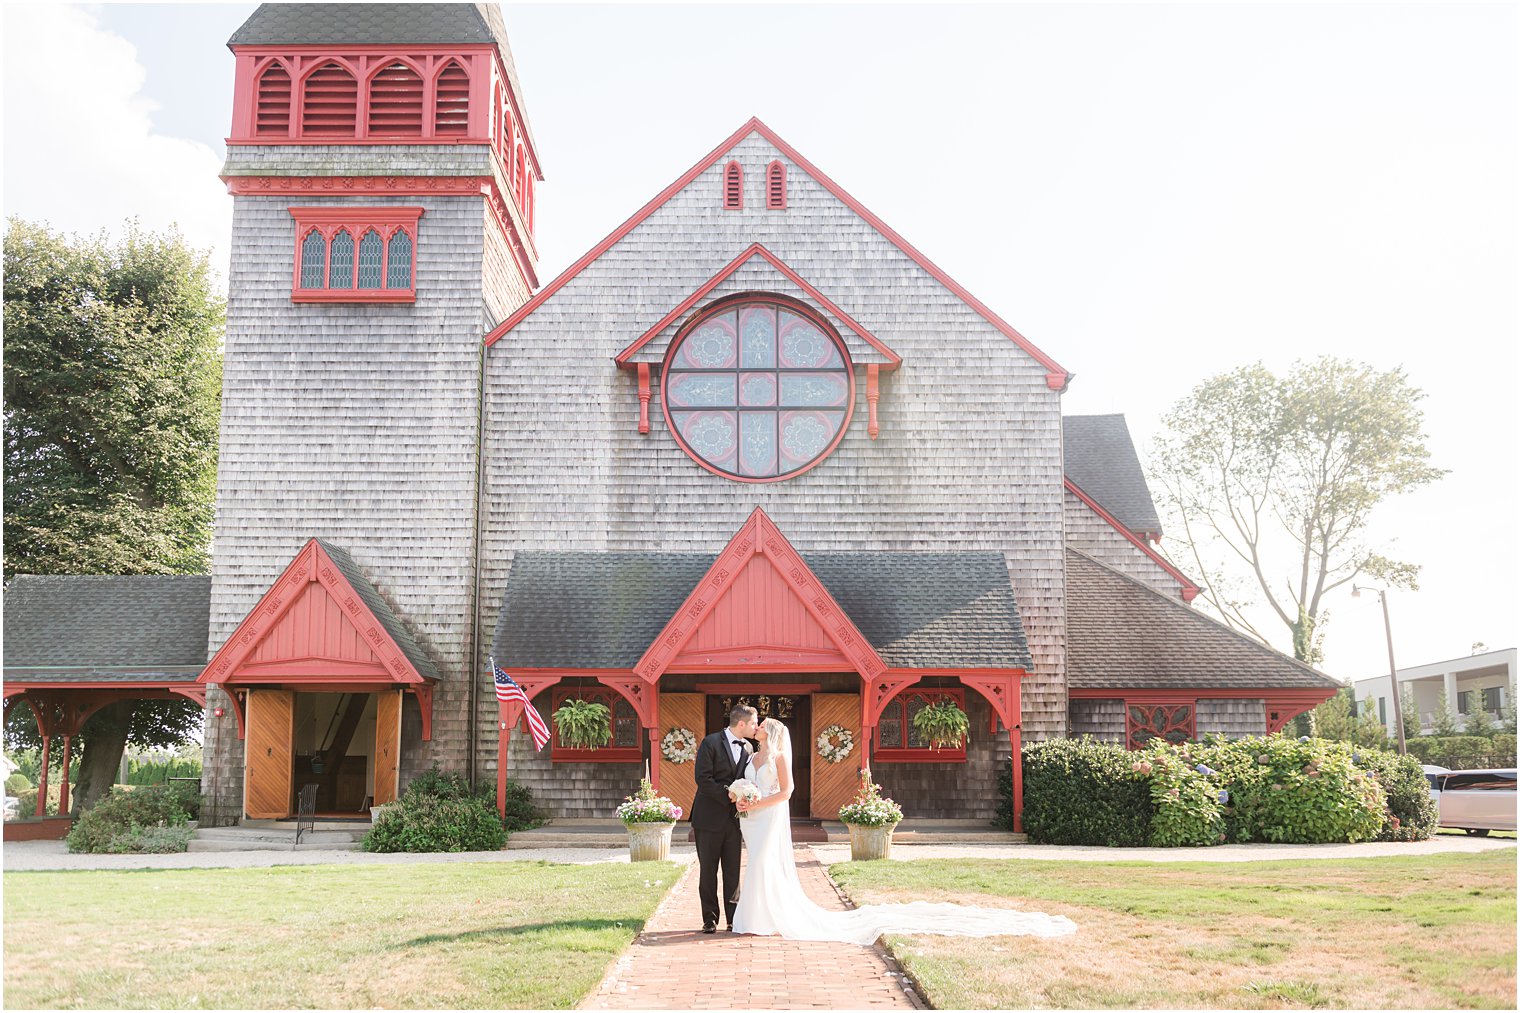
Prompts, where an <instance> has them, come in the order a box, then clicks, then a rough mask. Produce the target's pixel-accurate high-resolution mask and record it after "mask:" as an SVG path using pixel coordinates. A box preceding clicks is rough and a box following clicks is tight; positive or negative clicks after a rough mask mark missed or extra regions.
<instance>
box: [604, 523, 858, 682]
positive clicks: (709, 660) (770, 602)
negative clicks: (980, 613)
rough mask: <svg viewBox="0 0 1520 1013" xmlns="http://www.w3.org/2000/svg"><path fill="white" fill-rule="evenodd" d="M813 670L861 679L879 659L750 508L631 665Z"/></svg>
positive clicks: (641, 671) (643, 669)
mask: <svg viewBox="0 0 1520 1013" xmlns="http://www.w3.org/2000/svg"><path fill="white" fill-rule="evenodd" d="M736 666H743V667H744V668H746V669H749V670H760V671H768V672H785V671H814V672H816V671H818V670H819V669H820V668H824V667H834V668H837V669H843V670H848V671H855V672H859V673H860V674H861V675H862V676H864V677H866V678H871V677H873V676H875V675H877V674H878V673H881V672H884V671H886V668H887V666H886V663H885V662H884V661H882V659H881V656H880V655H879V654H877V653H876V650H875V648H873V647H872V646H871V644H870V642H869V641H867V640H866V638H865V637H864V636H863V635H862V634H861V632H860V630H858V629H856V627H855V624H854V623H853V622H851V621H850V617H849V616H847V615H846V614H845V612H844V610H843V609H842V608H840V607H839V603H838V602H836V601H835V600H834V598H833V596H832V595H830V594H829V592H828V590H827V589H826V588H825V587H824V586H823V584H822V582H820V581H819V580H818V578H817V577H816V576H815V575H814V574H813V571H812V570H810V569H809V568H808V565H807V563H805V562H803V560H802V557H801V556H800V555H798V553H797V550H796V549H794V548H792V546H791V544H790V543H789V542H788V541H787V540H786V538H785V536H783V535H782V534H781V531H780V529H778V528H777V527H776V525H775V523H774V522H773V521H772V520H771V519H770V518H769V517H767V516H766V514H765V511H764V510H761V509H759V508H758V507H757V508H756V509H755V512H754V513H752V514H750V516H749V519H748V520H746V521H745V522H744V526H743V527H741V528H740V529H739V530H738V532H737V533H735V535H734V537H733V539H732V540H730V541H729V543H728V545H727V546H726V547H725V548H724V549H723V551H722V552H721V553H719V555H718V559H717V561H716V562H714V563H713V565H712V566H711V568H709V569H708V571H707V573H706V574H704V575H703V577H702V579H701V580H700V581H698V582H697V586H696V589H695V590H693V591H692V593H691V595H690V596H689V597H688V598H687V599H686V601H685V602H683V603H682V605H681V607H680V608H679V609H677V610H676V613H675V615H673V616H671V618H670V621H669V622H667V623H666V624H665V628H664V629H662V630H661V631H660V635H659V636H657V637H655V638H654V641H653V642H652V643H651V644H650V645H649V649H648V650H646V651H645V652H644V655H643V657H641V658H640V659H639V660H638V663H637V664H636V665H635V666H634V671H635V672H637V673H638V675H639V677H640V678H642V679H643V680H644V681H645V682H648V683H655V682H658V681H659V679H660V676H661V675H663V674H664V673H665V672H667V671H683V672H702V671H732V670H733V669H734V668H735V667H736Z"/></svg>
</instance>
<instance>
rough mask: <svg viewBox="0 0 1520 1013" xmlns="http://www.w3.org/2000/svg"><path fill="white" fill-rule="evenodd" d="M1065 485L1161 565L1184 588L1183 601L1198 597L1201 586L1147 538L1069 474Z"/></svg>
mask: <svg viewBox="0 0 1520 1013" xmlns="http://www.w3.org/2000/svg"><path fill="white" fill-rule="evenodd" d="M1065 485H1066V491H1067V492H1069V493H1071V494H1072V495H1073V496H1075V497H1076V498H1077V499H1079V500H1081V501H1082V503H1083V504H1084V505H1085V506H1086V507H1087V508H1088V509H1089V510H1091V511H1092V512H1093V513H1095V514H1097V515H1098V517H1099V518H1100V519H1102V520H1103V521H1104V523H1106V524H1108V526H1109V527H1111V528H1113V529H1114V530H1115V531H1117V532H1119V534H1120V535H1121V536H1123V538H1124V540H1125V541H1127V542H1129V543H1130V544H1131V545H1133V546H1134V547H1135V548H1136V549H1138V550H1140V553H1141V554H1142V555H1144V556H1148V557H1150V560H1151V562H1153V563H1155V564H1156V565H1157V566H1159V567H1161V569H1163V570H1165V571H1166V572H1167V574H1168V575H1170V576H1171V578H1172V579H1173V580H1175V581H1176V582H1177V586H1178V587H1180V588H1181V589H1182V600H1183V601H1192V600H1193V599H1194V598H1196V597H1198V591H1199V587H1198V585H1197V584H1195V583H1193V582H1192V581H1191V580H1189V579H1188V577H1187V575H1186V574H1184V573H1183V572H1182V571H1181V570H1179V569H1177V568H1176V567H1175V566H1173V565H1172V564H1171V563H1169V562H1167V560H1166V557H1165V556H1163V555H1161V553H1159V552H1157V551H1156V550H1155V549H1154V548H1152V547H1151V546H1150V545H1148V544H1147V543H1146V541H1145V539H1143V538H1141V537H1140V536H1139V535H1137V534H1135V533H1134V532H1133V531H1131V530H1130V529H1129V528H1127V527H1125V526H1124V525H1123V524H1122V523H1120V522H1119V520H1118V518H1116V517H1115V516H1114V515H1113V514H1111V513H1109V512H1108V511H1107V510H1105V509H1103V506H1102V504H1100V503H1099V502H1098V501H1097V500H1096V499H1094V498H1093V497H1091V496H1089V495H1088V494H1087V491H1086V490H1085V489H1083V488H1082V487H1081V486H1079V485H1077V483H1075V482H1073V481H1072V480H1071V476H1069V475H1068V476H1067V477H1066V479H1065Z"/></svg>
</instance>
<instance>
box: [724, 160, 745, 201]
mask: <svg viewBox="0 0 1520 1013" xmlns="http://www.w3.org/2000/svg"><path fill="white" fill-rule="evenodd" d="M743 208H744V167H743V166H742V165H740V164H739V163H738V162H737V161H734V160H730V161H729V163H728V164H727V165H725V166H724V167H723V210H725V211H740V210H743Z"/></svg>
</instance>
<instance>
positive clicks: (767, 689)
mask: <svg viewBox="0 0 1520 1013" xmlns="http://www.w3.org/2000/svg"><path fill="white" fill-rule="evenodd" d="M696 691H697V692H698V693H710V694H714V695H722V694H730V693H746V694H754V693H769V694H770V695H771V696H803V695H804V694H809V693H822V692H823V684H822V683H817V682H799V683H790V682H767V683H755V682H750V683H744V682H699V683H697V685H696Z"/></svg>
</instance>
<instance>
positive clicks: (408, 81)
mask: <svg viewBox="0 0 1520 1013" xmlns="http://www.w3.org/2000/svg"><path fill="white" fill-rule="evenodd" d="M369 135H370V136H371V137H421V136H422V75H421V74H419V73H417V72H416V71H415V70H413V69H412V68H410V67H408V66H407V65H406V64H404V63H400V62H397V63H393V64H391V65H390V66H388V67H386V68H385V69H384V70H382V71H380V73H378V74H376V75H375V76H374V77H373V78H371V79H370V85H369Z"/></svg>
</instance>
